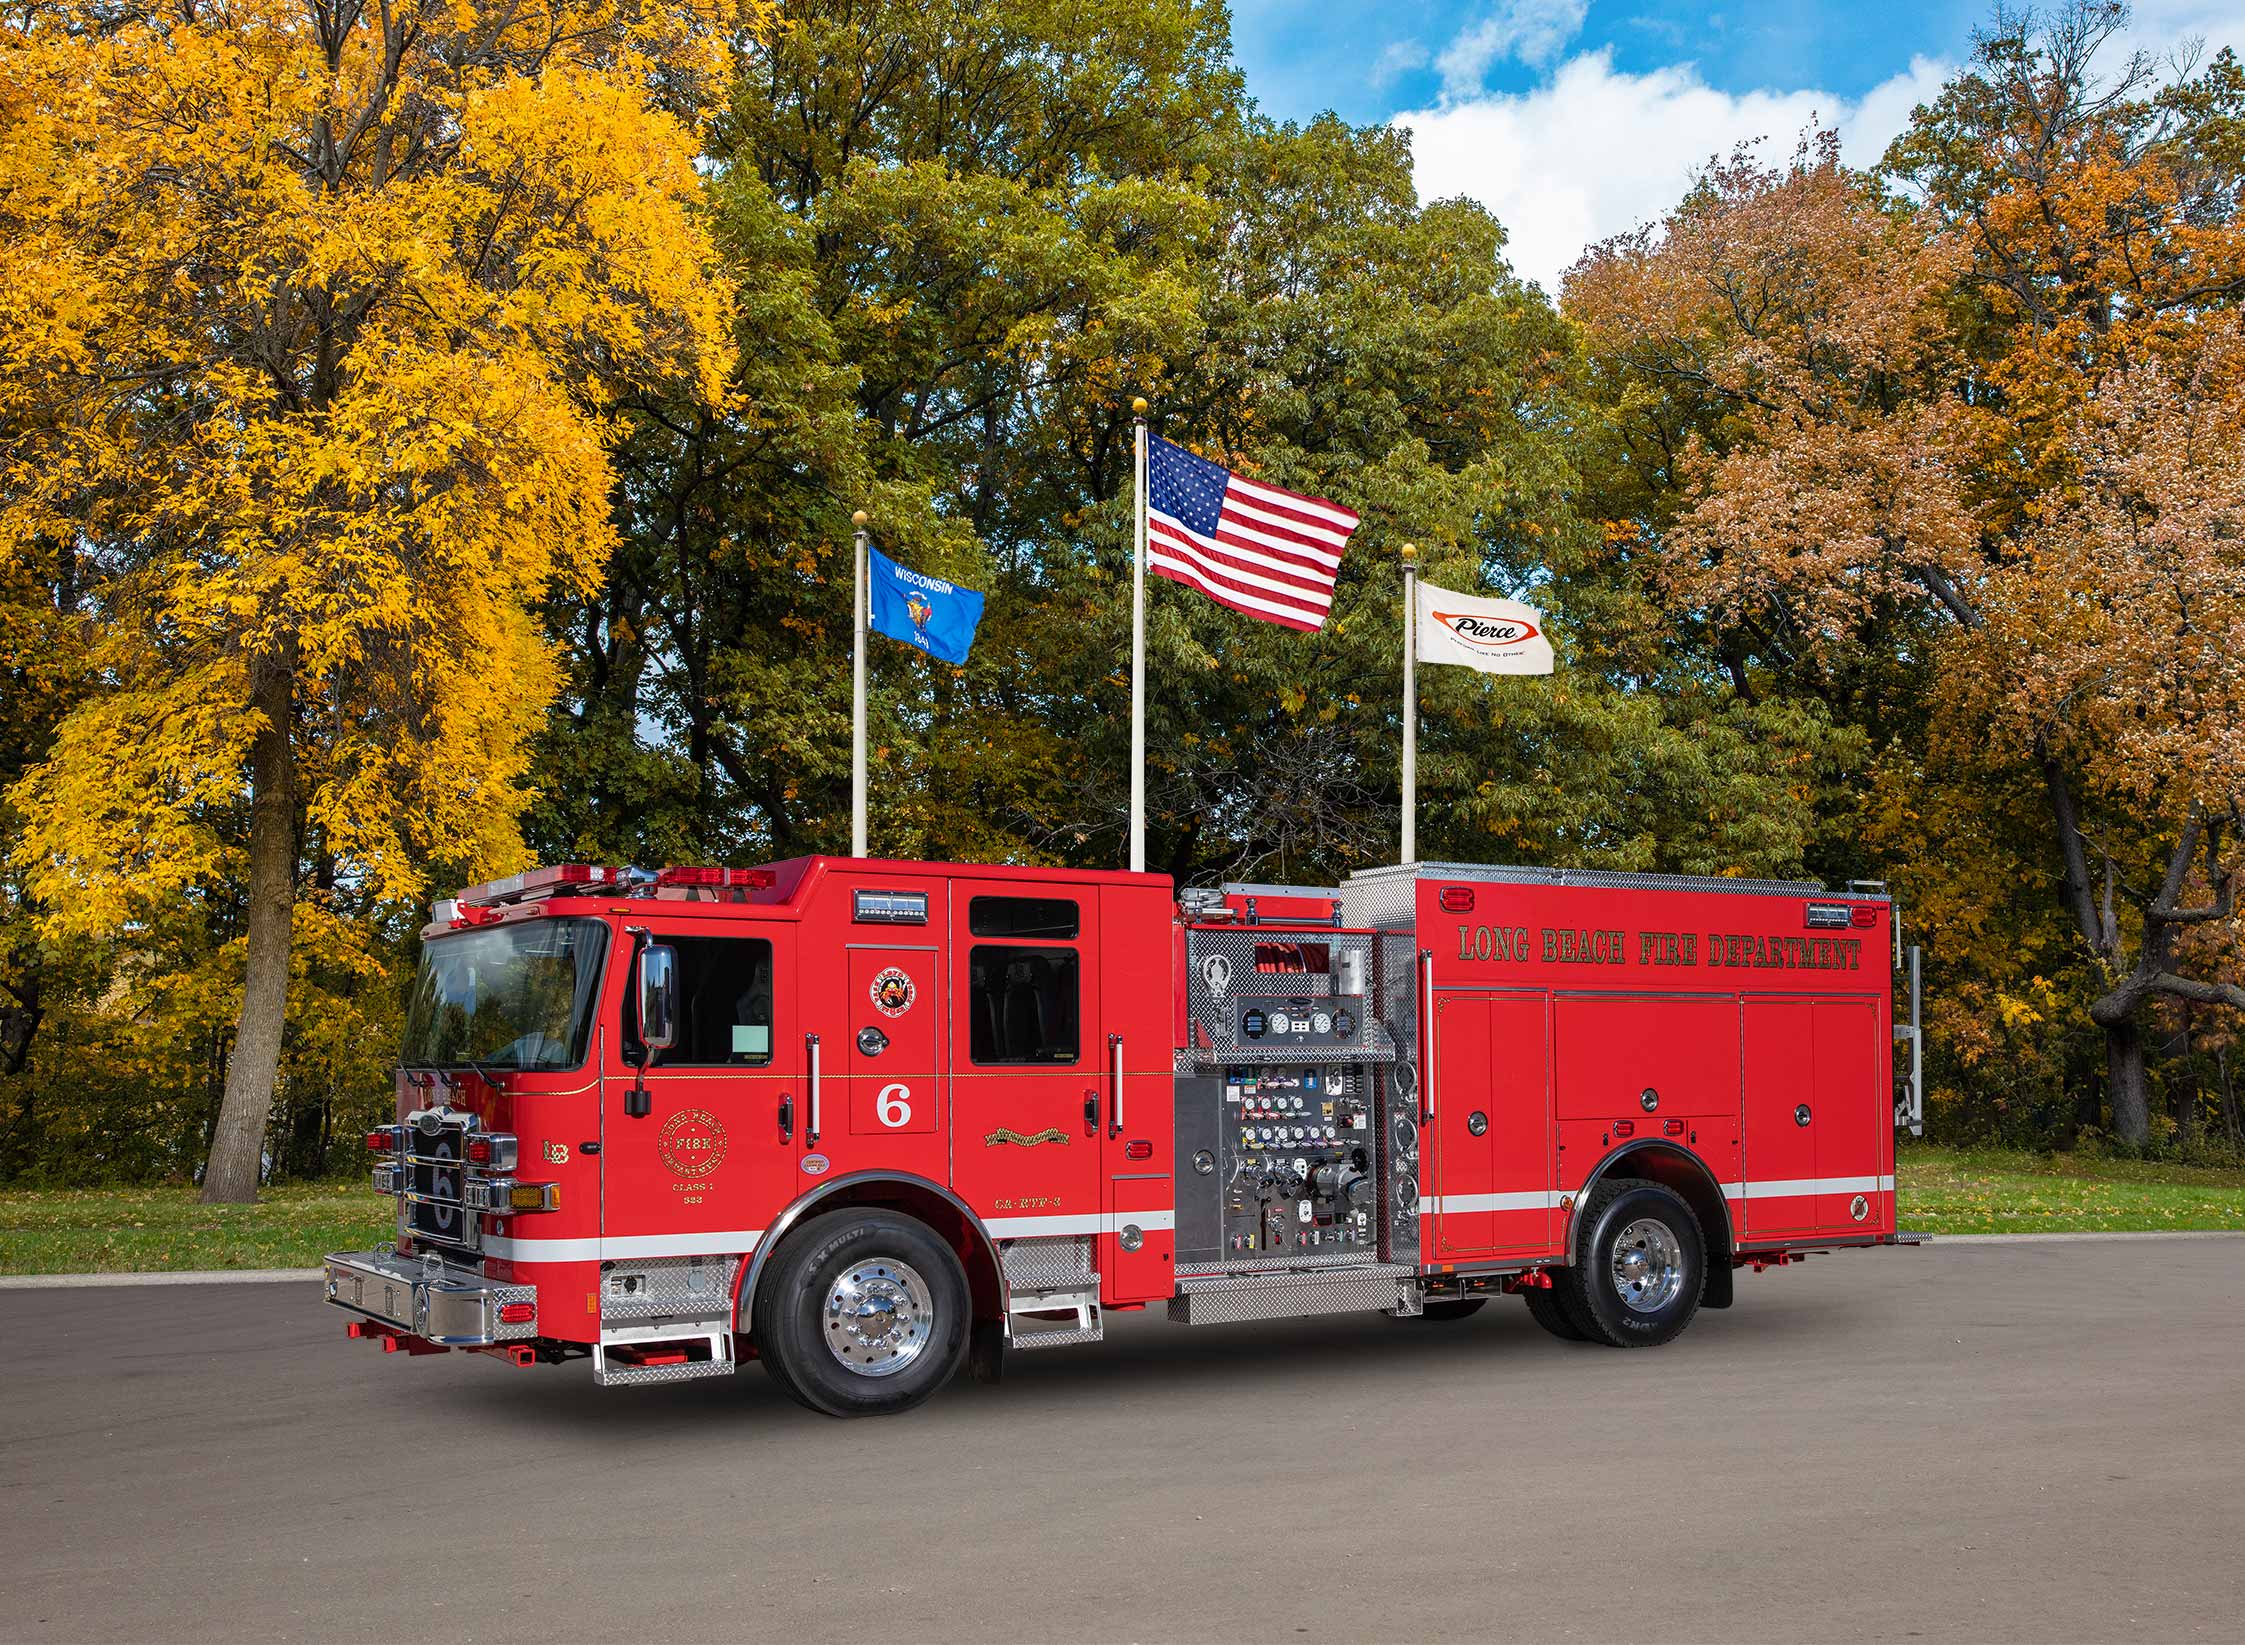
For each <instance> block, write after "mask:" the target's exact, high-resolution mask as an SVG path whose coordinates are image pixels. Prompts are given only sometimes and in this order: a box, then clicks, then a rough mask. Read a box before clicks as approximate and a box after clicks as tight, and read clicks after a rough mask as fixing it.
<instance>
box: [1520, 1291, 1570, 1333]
mask: <svg viewBox="0 0 2245 1645" xmlns="http://www.w3.org/2000/svg"><path fill="white" fill-rule="evenodd" d="M1520 1300H1521V1301H1522V1302H1525V1303H1526V1304H1527V1305H1528V1317H1529V1318H1530V1319H1532V1320H1534V1321H1535V1322H1536V1323H1537V1324H1538V1325H1540V1326H1542V1327H1543V1328H1544V1329H1545V1330H1546V1331H1549V1332H1550V1333H1551V1334H1552V1335H1553V1336H1555V1337H1558V1338H1559V1339H1560V1340H1561V1341H1563V1342H1581V1341H1582V1340H1583V1334H1582V1332H1581V1331H1580V1330H1579V1329H1577V1328H1576V1326H1575V1322H1574V1321H1573V1320H1571V1319H1569V1318H1568V1317H1567V1305H1566V1304H1565V1303H1564V1302H1562V1301H1561V1300H1560V1299H1559V1293H1558V1292H1557V1291H1555V1290H1553V1289H1552V1288H1551V1287H1550V1286H1545V1285H1535V1286H1530V1287H1529V1288H1528V1289H1527V1290H1525V1291H1522V1292H1521V1293H1520Z"/></svg>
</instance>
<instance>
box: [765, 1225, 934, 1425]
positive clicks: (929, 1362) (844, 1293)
mask: <svg viewBox="0 0 2245 1645" xmlns="http://www.w3.org/2000/svg"><path fill="white" fill-rule="evenodd" d="M968 1316H969V1305H968V1298H967V1276H966V1273H965V1271H964V1270H963V1269H962V1268H961V1267H960V1266H959V1259H958V1257H957V1255H956V1254H954V1253H953V1251H952V1249H951V1247H950V1246H949V1245H948V1244H946V1243H945V1242H944V1241H943V1240H942V1239H941V1238H939V1237H938V1236H937V1235H936V1233H935V1231H934V1230H933V1229H931V1228H929V1227H928V1226H927V1225H926V1224H925V1223H921V1222H916V1221H914V1220H913V1219H912V1218H910V1217H906V1216H900V1215H898V1214H897V1213H896V1212H894V1211H878V1210H862V1211H860V1210H845V1211H836V1212H833V1213H830V1214H829V1215H826V1216H822V1217H819V1218H817V1219H815V1220H814V1221H812V1222H811V1223H809V1224H808V1225H806V1226H805V1227H803V1228H800V1229H798V1230H797V1231H796V1232H795V1233H793V1234H791V1235H790V1236H789V1237H788V1240H787V1243H786V1244H785V1245H783V1246H781V1247H780V1249H779V1250H778V1251H777V1252H776V1253H775V1254H774V1256H773V1259H772V1266H771V1270H770V1271H769V1272H768V1273H766V1274H765V1275H764V1277H763V1281H762V1283H761V1284H760V1285H758V1287H757V1292H756V1307H755V1317H754V1326H755V1338H756V1349H757V1352H758V1353H759V1354H760V1355H762V1356H763V1358H764V1360H765V1362H766V1365H767V1367H768V1368H769V1369H770V1370H771V1372H772V1373H773V1380H774V1381H776V1382H777V1383H778V1384H779V1385H780V1386H781V1387H782V1388H783V1389H785V1390H786V1391H787V1392H788V1393H789V1394H791V1395H793V1396H794V1397H795V1398H796V1399H799V1400H801V1401H802V1402H803V1403H804V1404H805V1405H808V1406H810V1407H811V1409H813V1410H814V1411H824V1412H825V1413H826V1414H827V1415H829V1416H837V1417H855V1416H885V1415H889V1414H891V1413H894V1412H898V1411H909V1410H910V1409H911V1408H912V1407H913V1406H915V1405H917V1404H919V1403H920V1402H921V1401H922V1400H924V1399H926V1398H927V1397H928V1396H929V1395H930V1394H932V1393H934V1392H935V1391H936V1390H937V1389H938V1388H940V1387H942V1386H943V1385H944V1383H946V1382H948V1381H950V1379H951V1376H952V1373H953V1372H955V1371H957V1370H958V1368H959V1361H960V1360H961V1359H962V1358H963V1357H964V1355H965V1354H966V1349H967V1332H968V1326H969V1324H970V1323H971V1322H970V1320H969V1317H968Z"/></svg>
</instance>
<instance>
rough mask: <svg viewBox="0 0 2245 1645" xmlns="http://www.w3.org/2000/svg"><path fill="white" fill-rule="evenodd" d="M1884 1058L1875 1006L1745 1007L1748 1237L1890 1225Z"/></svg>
mask: <svg viewBox="0 0 2245 1645" xmlns="http://www.w3.org/2000/svg"><path fill="white" fill-rule="evenodd" d="M1883 1052H1884V1046H1883V1044H1882V1042H1881V1039H1880V1028H1879V1012H1878V1006H1877V1004H1876V1003H1875V1002H1874V1001H1871V1000H1865V999H1773V998H1766V997H1765V998H1759V999H1752V998H1750V999H1748V1000H1747V1001H1746V1148H1745V1176H1746V1184H1745V1188H1746V1215H1745V1229H1746V1234H1747V1236H1748V1237H1749V1238H1753V1239H1765V1238H1774V1237H1778V1236H1782V1235H1790V1234H1808V1233H1827V1234H1850V1233H1867V1232H1875V1231H1877V1230H1878V1229H1880V1228H1882V1227H1884V1226H1886V1216H1885V1210H1886V1208H1885V1203H1884V1201H1883V1199H1882V1198H1881V1196H1882V1194H1884V1193H1885V1192H1886V1188H1885V1181H1884V1174H1885V1172H1886V1169H1887V1167H1886V1159H1887V1153H1886V1150H1887V1148H1888V1147H1889V1146H1890V1141H1889V1127H1890V1125H1891V1124H1892V1112H1891V1109H1890V1108H1889V1106H1888V1102H1887V1098H1886V1067H1887V1064H1886V1059H1885V1056H1884V1055H1883ZM1859 1196H1860V1197H1861V1199H1862V1201H1863V1215H1862V1216H1860V1217H1858V1216H1856V1215H1855V1202H1856V1199H1857V1198H1858V1197H1859Z"/></svg>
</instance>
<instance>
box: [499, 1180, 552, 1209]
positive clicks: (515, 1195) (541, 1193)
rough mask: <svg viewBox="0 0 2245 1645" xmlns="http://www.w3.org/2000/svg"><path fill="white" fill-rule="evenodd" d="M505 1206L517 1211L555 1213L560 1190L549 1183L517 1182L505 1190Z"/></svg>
mask: <svg viewBox="0 0 2245 1645" xmlns="http://www.w3.org/2000/svg"><path fill="white" fill-rule="evenodd" d="M507 1204H508V1205H509V1206H511V1207H512V1208H513V1209H515V1210H517V1211H556V1210H559V1209H560V1208H561V1189H560V1187H559V1185H557V1184H555V1183H550V1182H542V1183H541V1182H518V1183H516V1184H515V1185H514V1186H513V1187H512V1188H510V1189H508V1190H507Z"/></svg>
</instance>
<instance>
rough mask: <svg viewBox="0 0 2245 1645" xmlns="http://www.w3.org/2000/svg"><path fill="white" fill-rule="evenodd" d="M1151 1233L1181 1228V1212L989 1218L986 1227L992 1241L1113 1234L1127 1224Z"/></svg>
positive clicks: (1118, 1212) (1117, 1212)
mask: <svg viewBox="0 0 2245 1645" xmlns="http://www.w3.org/2000/svg"><path fill="white" fill-rule="evenodd" d="M1126 1222H1127V1223H1131V1224H1134V1225H1135V1226H1137V1227H1139V1228H1142V1229H1146V1230H1148V1231H1156V1230H1160V1229H1163V1228H1174V1227H1176V1226H1177V1213H1176V1212H1175V1211H1174V1210H1164V1211H1109V1212H1107V1213H1105V1214H1103V1215H1102V1214H1087V1215H1069V1216H1042V1217H988V1218H985V1219H984V1221H983V1224H982V1226H983V1227H984V1228H986V1229H987V1230H989V1234H990V1237H991V1238H992V1239H1034V1238H1037V1237H1038V1236H1040V1235H1052V1234H1062V1235H1066V1234H1111V1233H1113V1232H1115V1230H1116V1229H1118V1228H1120V1227H1121V1226H1122V1225H1123V1224H1124V1223H1126Z"/></svg>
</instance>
